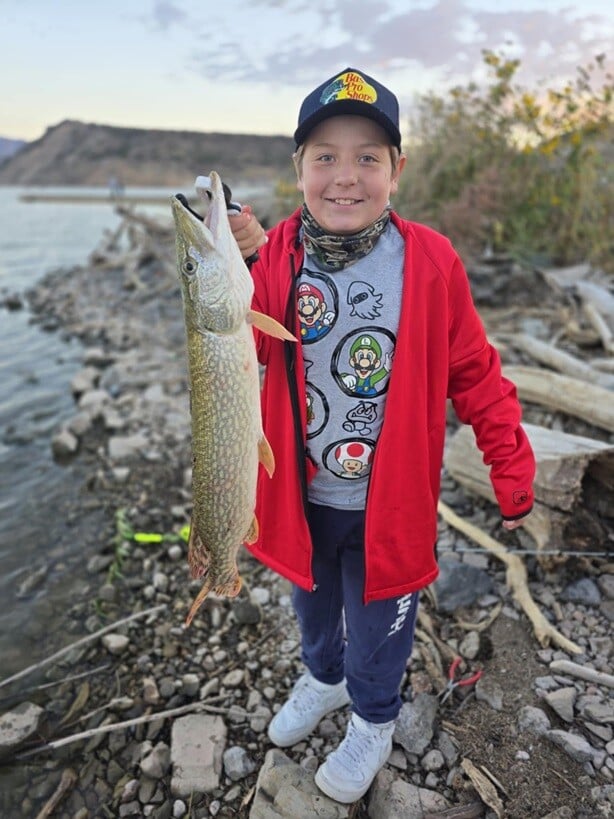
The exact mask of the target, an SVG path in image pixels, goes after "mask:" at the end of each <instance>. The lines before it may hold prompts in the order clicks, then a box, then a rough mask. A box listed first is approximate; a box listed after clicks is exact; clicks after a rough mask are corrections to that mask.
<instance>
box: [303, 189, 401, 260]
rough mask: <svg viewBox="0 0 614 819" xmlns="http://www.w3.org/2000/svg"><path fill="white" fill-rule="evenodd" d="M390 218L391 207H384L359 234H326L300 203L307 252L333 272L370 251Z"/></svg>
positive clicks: (305, 206) (304, 243) (307, 209)
mask: <svg viewBox="0 0 614 819" xmlns="http://www.w3.org/2000/svg"><path fill="white" fill-rule="evenodd" d="M389 221H390V209H389V208H386V210H385V211H384V212H383V213H382V215H381V216H380V217H379V219H376V220H375V222H371V224H370V225H367V227H366V228H363V229H362V230H359V231H358V233H349V234H334V233H326V231H325V230H324V229H323V228H321V227H320V225H319V224H318V223H317V222H316V220H315V219H314V218H313V216H312V215H311V213H310V212H309V208H308V207H307V205H303V210H302V212H301V222H302V225H303V236H302V239H303V245H304V246H305V250H306V251H307V253H309V254H311V255H313V256H315V258H316V259H317V260H318V262H319V264H320V265H321V266H322V267H323V268H324V270H328V271H330V272H334V271H335V270H341V269H342V268H344V267H348V265H351V264H354V262H357V261H358V259H362V257H363V256H366V255H367V253H369V252H370V251H371V250H373V248H374V247H375V244H376V243H377V240H378V239H379V237H380V236H381V235H382V233H383V232H384V231H385V230H386V227H387V226H388V222H389Z"/></svg>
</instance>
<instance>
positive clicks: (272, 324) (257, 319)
mask: <svg viewBox="0 0 614 819" xmlns="http://www.w3.org/2000/svg"><path fill="white" fill-rule="evenodd" d="M247 320H248V322H249V323H250V324H253V325H254V327H257V328H258V329H259V330H261V331H262V332H263V333H267V334H268V335H270V336H273V337H274V338H283V339H285V340H286V341H296V340H297V339H296V338H295V336H293V335H292V333H291V332H290V330H286V328H285V327H284V326H283V325H282V324H280V323H279V322H278V321H276V320H275V319H274V318H271V316H267V315H266V314H265V313H258V312H257V311H256V310H250V311H249V312H248V314H247Z"/></svg>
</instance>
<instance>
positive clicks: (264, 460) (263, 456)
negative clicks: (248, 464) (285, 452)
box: [258, 435, 275, 478]
mask: <svg viewBox="0 0 614 819" xmlns="http://www.w3.org/2000/svg"><path fill="white" fill-rule="evenodd" d="M258 460H259V461H260V463H261V464H262V466H263V467H264V468H265V469H266V471H267V475H268V476H269V478H272V477H273V472H275V456H274V455H273V450H272V449H271V444H270V443H269V442H268V441H267V439H266V437H265V436H264V435H263V436H262V438H261V439H260V440H259V441H258Z"/></svg>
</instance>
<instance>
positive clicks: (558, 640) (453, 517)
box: [437, 501, 582, 654]
mask: <svg viewBox="0 0 614 819" xmlns="http://www.w3.org/2000/svg"><path fill="white" fill-rule="evenodd" d="M437 510H438V512H439V514H440V515H441V516H442V518H443V519H444V520H445V521H446V523H447V524H449V525H450V526H453V527H454V528H455V529H458V531H459V532H462V533H463V534H464V535H467V537H469V538H471V540H473V541H475V543H477V544H478V545H479V546H482V547H483V548H484V549H486V550H487V551H488V552H490V553H491V554H494V555H495V557H497V558H499V560H501V561H503V563H505V565H506V567H507V571H506V582H507V585H508V587H509V588H510V589H511V591H512V594H513V596H514V599H515V600H516V601H517V602H518V603H519V605H520V606H521V608H522V610H523V611H524V613H525V614H526V615H527V617H528V618H529V620H530V621H531V623H532V624H533V630H534V633H535V636H536V638H537V641H538V642H539V644H540V645H541V646H543V647H545V646H547V645H549V644H550V642H552V643H554V644H555V645H557V646H559V647H560V648H562V649H563V650H564V651H566V652H567V653H568V654H581V653H582V649H581V648H580V646H578V645H576V643H573V642H572V641H571V640H568V639H567V637H564V636H563V635H562V634H561V633H560V632H559V631H557V629H555V628H554V626H552V625H551V624H550V623H549V622H548V620H546V618H545V617H544V615H543V614H542V612H541V611H540V609H539V608H538V606H537V604H536V603H535V601H534V600H533V598H532V597H531V593H530V591H529V587H528V583H527V570H526V568H525V565H524V563H523V562H522V560H521V559H520V557H518V555H512V554H510V553H509V552H508V551H507V549H506V548H505V546H504V545H503V544H502V543H499V542H498V541H497V540H495V539H494V538H492V537H490V535H488V534H486V532H483V531H482V530H481V529H479V528H478V527H477V526H475V525H474V524H472V523H469V521H466V520H463V519H462V518H460V517H459V516H458V515H457V514H456V513H455V512H453V511H452V509H450V507H449V506H447V505H446V504H445V503H444V502H443V501H439V503H438V505H437Z"/></svg>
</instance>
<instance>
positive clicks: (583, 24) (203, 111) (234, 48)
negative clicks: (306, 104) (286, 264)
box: [0, 0, 614, 140]
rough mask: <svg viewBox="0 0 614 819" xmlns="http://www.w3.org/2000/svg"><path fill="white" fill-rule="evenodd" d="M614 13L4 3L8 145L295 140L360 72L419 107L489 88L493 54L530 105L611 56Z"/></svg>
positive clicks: (392, 0) (601, 8)
mask: <svg viewBox="0 0 614 819" xmlns="http://www.w3.org/2000/svg"><path fill="white" fill-rule="evenodd" d="M612 8H613V4H612V3H611V1H610V0H581V2H575V3H572V2H569V0H517V1H516V2H514V0H361V1H360V2H356V0H311V1H310V2H307V0H297V1H296V2H292V0H94V2H87V0H0V20H1V23H0V77H1V78H2V79H1V80H0V87H1V88H2V94H1V96H0V99H1V100H2V103H1V104H0V136H2V137H7V138H12V139H25V140H33V139H37V138H38V137H40V136H42V135H43V133H44V132H45V130H46V129H47V128H48V127H49V126H53V125H57V124H58V123H59V122H61V121H62V120H65V119H76V120H81V121H83V122H92V123H98V124H103V125H116V126H126V127H135V128H162V129H165V130H191V131H203V132H209V131H217V132H223V133H244V134H284V135H292V133H293V131H294V129H295V127H296V118H297V115H298V109H299V107H300V103H301V101H302V99H303V98H304V97H305V96H306V95H307V94H308V93H309V92H310V91H311V90H312V89H313V88H315V87H316V86H318V85H319V84H320V83H322V82H324V81H325V80H326V79H328V78H329V77H331V76H333V75H334V74H336V73H338V72H340V71H342V70H343V69H344V68H346V67H352V68H355V69H358V70H362V71H364V72H366V73H367V74H371V75H372V76H374V77H375V78H376V79H378V80H379V81H380V82H382V83H383V84H385V85H387V86H388V87H389V88H390V89H391V90H392V91H394V92H395V93H396V95H397V97H398V98H399V101H400V104H401V111H402V116H403V115H408V114H409V112H410V110H411V107H412V105H414V104H415V101H416V99H417V97H418V96H419V95H421V94H424V93H427V92H431V91H434V92H440V93H441V92H442V91H444V90H445V89H446V88H449V87H451V86H453V85H458V84H465V83H466V82H468V81H469V80H471V79H473V80H476V81H478V82H479V81H480V80H482V79H483V78H484V71H485V69H484V64H483V62H482V56H481V52H482V49H485V48H486V49H491V50H494V51H500V52H501V53H503V54H505V55H506V56H509V57H518V58H519V59H520V60H521V65H522V73H521V74H519V79H520V80H521V81H522V84H523V85H526V86H527V87H529V88H531V89H535V88H537V87H538V84H543V83H546V84H547V85H550V86H556V85H557V84H558V85H560V84H561V83H562V82H564V81H565V80H568V79H572V78H573V77H574V76H575V73H576V67H577V66H578V65H586V64H588V62H589V61H590V60H591V59H593V58H594V57H595V56H596V55H597V54H599V53H603V52H605V53H606V54H607V55H608V64H610V65H611V63H610V59H611V57H612V54H611V51H612V44H613V42H614V37H613V35H614V11H612Z"/></svg>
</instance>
